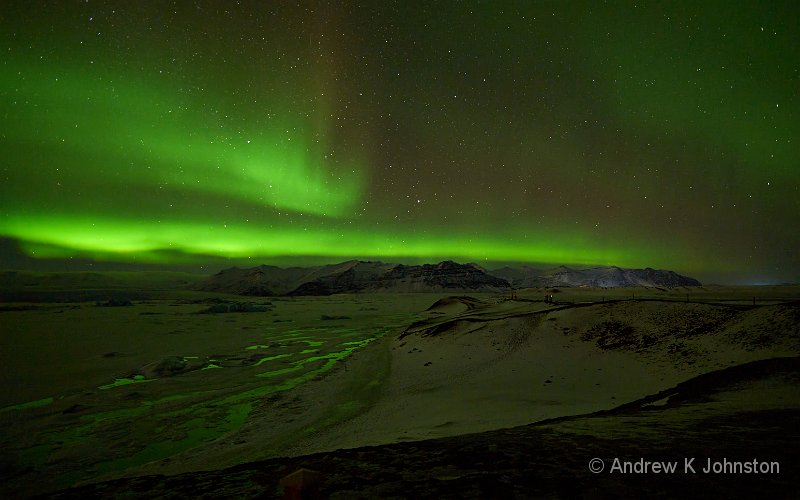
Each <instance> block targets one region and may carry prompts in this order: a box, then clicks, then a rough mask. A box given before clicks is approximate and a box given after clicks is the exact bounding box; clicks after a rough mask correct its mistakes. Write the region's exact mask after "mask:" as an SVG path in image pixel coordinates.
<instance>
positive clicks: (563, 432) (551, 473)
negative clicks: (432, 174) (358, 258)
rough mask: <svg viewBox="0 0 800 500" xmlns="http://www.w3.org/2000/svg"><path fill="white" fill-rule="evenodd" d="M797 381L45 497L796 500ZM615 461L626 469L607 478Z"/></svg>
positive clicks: (768, 372)
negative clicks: (311, 477)
mask: <svg viewBox="0 0 800 500" xmlns="http://www.w3.org/2000/svg"><path fill="white" fill-rule="evenodd" d="M799 382H800V358H798V357H792V358H775V359H770V360H764V361H756V362H752V363H747V364H745V365H739V366H736V367H732V368H728V369H724V370H719V371H716V372H712V373H709V374H705V375H701V376H699V377H696V378H694V379H692V380H690V381H687V382H685V383H682V384H679V385H678V386H676V387H674V388H672V389H668V390H665V391H662V392H660V393H658V394H655V395H653V396H650V397H647V398H643V399H641V400H638V401H635V402H632V403H628V404H625V405H622V406H620V407H617V408H615V409H613V410H609V411H605V412H597V413H595V414H591V415H585V416H577V417H565V418H560V419H554V420H551V421H546V422H542V423H538V424H531V425H525V426H520V427H515V428H511V429H502V430H496V431H490V432H484V433H479V434H471V435H464V436H457V437H451V438H442V439H434V440H427V441H418V442H412V443H397V444H391V445H384V446H373V447H364V448H358V449H351V450H338V451H333V452H328V453H317V454H313V455H308V456H301V457H294V458H277V459H271V460H265V461H259V462H253V463H248V464H242V465H239V466H235V467H231V468H228V469H224V470H219V471H209V472H195V473H186V474H180V475H177V476H171V477H168V476H159V475H151V476H143V477H137V478H129V479H121V480H115V481H109V482H103V483H98V484H92V485H88V486H83V487H78V488H73V489H68V490H64V491H61V492H58V493H56V494H54V495H52V497H54V498H85V497H90V496H104V497H109V498H111V497H114V498H154V497H159V498H185V497H207V498H212V497H214V498H224V497H227V498H273V497H275V498H279V497H281V496H282V493H281V488H280V486H279V481H280V479H281V478H282V477H283V476H285V475H287V474H289V473H291V472H293V471H295V470H297V469H299V468H307V469H311V470H315V471H318V472H320V473H321V476H322V483H321V486H320V488H319V494H320V496H321V497H323V498H414V497H418V498H708V497H712V498H713V497H717V498H752V497H755V496H759V497H762V498H798V496H800V479H799V478H800V476H799V475H798V474H800V467H799V466H798V464H799V463H800V462H798V460H800V447H798V444H800V431H798V429H800V385H798V383H799ZM692 458H694V460H693V461H691V459H692ZM592 459H600V460H602V461H603V464H604V467H603V470H602V471H600V472H597V473H593V472H591V471H590V461H592ZM615 459H619V460H620V464H622V463H623V462H628V463H629V466H632V467H634V469H629V470H628V471H627V472H626V471H622V470H619V468H616V469H615V468H614V464H615ZM687 460H689V463H690V466H691V467H689V468H687V467H686V465H685V464H686V461H687ZM709 460H711V462H712V463H714V462H717V463H724V462H725V461H726V460H727V462H728V469H725V468H724V466H723V469H721V470H717V471H714V469H713V468H712V469H711V470H709V471H708V472H705V471H704V469H706V468H707V466H708V461H709ZM754 460H756V461H757V467H756V471H758V472H747V469H745V467H746V466H745V465H743V464H744V463H745V462H747V463H748V464H752V463H753V461H754ZM642 461H648V462H651V463H652V462H655V461H658V462H676V468H675V471H674V472H666V473H665V472H663V471H662V472H659V473H655V472H653V471H652V465H650V470H649V471H647V472H639V471H641V469H636V468H635V467H636V466H637V463H638V466H639V467H641V466H642V464H643V462H642ZM737 462H738V463H739V466H740V469H738V470H736V469H734V468H733V467H735V466H734V465H733V464H734V463H737ZM598 463H599V462H597V461H596V460H595V461H594V462H593V465H594V467H596V468H597V467H598V465H597V464H598ZM717 467H719V465H717ZM759 468H762V469H759ZM631 471H632V472H631ZM693 471H694V472H693Z"/></svg>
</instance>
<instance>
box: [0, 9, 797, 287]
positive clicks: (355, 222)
mask: <svg viewBox="0 0 800 500" xmlns="http://www.w3.org/2000/svg"><path fill="white" fill-rule="evenodd" d="M797 5H798V4H797V3H796V2H770V3H763V4H760V5H759V4H755V3H753V4H751V3H747V4H741V5H739V4H736V5H735V6H734V5H732V4H730V3H725V2H672V3H667V4H661V3H656V2H644V3H640V4H636V3H628V2H610V3H609V4H606V5H600V4H599V2H535V3H534V2H523V3H522V4H518V3H510V2H509V3H505V2H459V3H455V2H444V3H442V4H433V3H429V2H375V3H363V4H359V3H351V2H329V3H328V2H308V3H306V2H302V3H300V4H299V5H297V4H294V3H292V4H289V3H288V2H274V3H273V2H235V3H234V2H94V1H87V2H56V1H53V2H22V1H13V2H5V3H4V6H3V7H0V13H2V16H1V17H0V23H1V24H2V30H0V37H2V38H1V39H2V47H0V48H1V49H2V51H3V57H2V65H0V68H1V71H2V73H0V109H1V110H2V111H1V112H2V116H3V127H2V131H0V158H2V160H0V175H1V177H0V179H2V180H0V237H2V238H5V239H6V240H8V241H11V242H13V243H14V244H15V245H17V246H18V248H19V249H20V251H21V252H24V253H25V254H27V255H29V256H32V257H36V258H49V259H68V258H80V259H90V260H91V259H94V260H97V261H112V262H126V263H130V262H139V263H158V264H171V263H175V264H180V263H185V262H203V261H204V259H220V258H222V259H229V260H230V261H231V262H239V261H242V262H244V261H247V262H250V263H251V264H260V263H279V264H286V263H292V262H294V261H295V260H297V259H305V260H304V261H308V260H311V261H315V260H316V261H319V262H334V261H341V260H344V259H349V258H364V259H382V260H387V261H392V262H398V261H404V260H417V261H419V260H424V261H435V260H438V259H443V258H450V259H455V260H459V261H476V262H479V263H481V262H524V263H558V264H603V265H611V264H613V265H619V266H626V267H644V266H650V267H656V268H667V269H672V270H676V271H678V272H684V273H689V274H692V275H697V276H698V277H700V278H701V279H702V278H703V277H705V276H711V277H714V278H718V279H720V280H722V281H726V280H727V281H728V282H769V281H772V282H781V281H797V280H800V252H799V251H798V248H800V231H798V230H797V226H798V223H797V220H798V216H799V215H800V201H799V200H800V189H798V186H799V185H800V144H799V142H800V141H799V140H798V132H799V131H800V113H798V89H800V35H799V34H800V26H799V23H800V21H798V20H800V8H798V6H797Z"/></svg>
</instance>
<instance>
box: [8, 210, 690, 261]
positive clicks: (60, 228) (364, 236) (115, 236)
mask: <svg viewBox="0 0 800 500" xmlns="http://www.w3.org/2000/svg"><path fill="white" fill-rule="evenodd" d="M0 231H2V233H4V234H6V235H11V236H14V237H16V238H19V239H20V240H21V241H22V242H23V248H24V249H25V250H26V251H27V252H29V253H30V255H32V256H36V257H40V258H66V257H71V256H83V257H91V258H94V259H97V260H109V261H114V260H119V261H126V260H129V259H132V258H133V259H135V260H136V261H139V262H152V263H164V262H172V261H176V260H179V257H178V256H177V255H176V254H172V253H168V254H164V253H161V252H162V251H174V252H177V253H178V255H180V254H185V255H186V256H187V257H191V256H192V255H198V256H203V255H216V256H224V257H228V258H234V259H247V258H249V259H256V260H258V259H259V258H261V259H270V258H275V257H282V256H286V255H305V256H316V257H332V258H340V259H342V260H346V259H349V258H360V257H363V258H372V257H381V258H389V259H391V258H409V257H411V258H422V259H424V258H428V257H436V256H450V258H455V259H460V260H464V261H480V260H506V261H519V262H563V263H581V264H597V265H603V264H618V265H647V263H648V262H653V261H655V260H660V261H665V260H670V261H671V262H670V263H678V261H679V260H680V259H682V258H684V257H683V256H681V255H676V254H675V252H674V251H672V252H670V254H666V253H665V254H659V253H658V252H656V251H653V250H649V249H647V248H644V247H642V248H638V249H637V248H624V249H623V248H621V247H620V246H619V245H617V244H615V243H614V242H613V241H611V242H602V241H598V240H592V239H591V238H590V237H584V236H582V235H581V234H579V233H574V234H563V235H558V233H556V232H551V233H549V234H546V236H544V235H543V236H542V237H541V238H529V239H523V238H521V237H517V238H514V237H506V238H498V237H491V236H482V237H476V238H472V237H469V236H459V235H457V234H456V235H448V234H446V233H444V232H443V233H442V234H439V235H430V236H427V237H425V238H419V237H415V235H414V234H413V233H409V234H406V235H403V234H396V233H389V232H378V231H373V232H370V233H364V232H361V231H353V230H332V231H305V230H304V229H297V228H292V227H285V228H278V229H272V230H265V231H259V230H257V229H256V228H252V227H248V226H247V225H228V226H227V227H222V226H220V225H219V224H213V223H211V222H208V223H198V222H189V221H187V222H177V221H176V222H162V223H144V222H140V221H136V220H124V219H107V220H104V219H102V218H97V217H95V218H90V217H84V218H78V217H76V218H73V217H66V216H65V217H61V218H59V217H50V218H39V217H35V216H33V217H30V218H25V217H15V218H13V219H11V220H4V221H0Z"/></svg>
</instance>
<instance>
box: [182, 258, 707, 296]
mask: <svg viewBox="0 0 800 500" xmlns="http://www.w3.org/2000/svg"><path fill="white" fill-rule="evenodd" d="M699 285H700V282H699V281H697V280H696V279H694V278H690V277H686V276H682V275H680V274H677V273H675V272H673V271H665V270H656V269H651V268H646V269H623V268H619V267H615V266H610V267H593V268H588V269H572V268H569V267H566V266H559V267H556V268H552V269H536V268H532V267H528V266H523V267H519V268H512V267H503V268H500V269H495V270H491V271H489V270H486V269H484V268H482V267H480V266H478V265H476V264H458V263H456V262H453V261H443V262H440V263H438V264H424V265H414V266H407V265H403V264H387V263H384V262H370V261H359V260H350V261H347V262H342V263H340V264H332V265H324V266H315V267H289V268H280V267H275V266H267V265H262V266H257V267H251V268H246V269H241V268H238V267H233V268H230V269H225V270H222V271H220V272H218V273H217V274H214V275H213V276H210V277H209V278H207V279H205V280H202V281H200V282H198V283H196V284H194V285H193V286H192V288H194V289H196V290H202V291H208V292H223V293H233V294H238V295H254V296H278V295H287V296H306V295H332V294H336V293H359V292H501V291H506V290H512V289H519V288H540V287H571V286H573V287H574V286H590V287H630V286H643V287H676V286H699Z"/></svg>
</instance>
